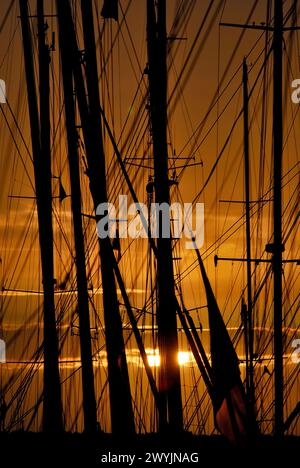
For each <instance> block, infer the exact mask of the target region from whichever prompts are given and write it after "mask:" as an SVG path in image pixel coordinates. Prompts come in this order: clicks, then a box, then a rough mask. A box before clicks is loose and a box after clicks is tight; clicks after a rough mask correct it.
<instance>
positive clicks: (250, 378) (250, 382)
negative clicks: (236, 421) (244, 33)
mask: <svg viewBox="0 0 300 468" xmlns="http://www.w3.org/2000/svg"><path fill="white" fill-rule="evenodd" d="M243 89H244V158H245V195H246V197H245V198H246V244H247V312H246V318H245V322H246V330H245V332H246V337H247V338H246V347H247V346H248V349H246V356H247V359H246V360H247V387H248V388H247V390H248V395H249V398H250V401H251V403H252V404H254V399H255V396H254V374H253V317H252V279H251V276H252V271H251V270H252V268H251V224H250V159H249V94H248V67H247V62H246V59H244V63H243Z"/></svg>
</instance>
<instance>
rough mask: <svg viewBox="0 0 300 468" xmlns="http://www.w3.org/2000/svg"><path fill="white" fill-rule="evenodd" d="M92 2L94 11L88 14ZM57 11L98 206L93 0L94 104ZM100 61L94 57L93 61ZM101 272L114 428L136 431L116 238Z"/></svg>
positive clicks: (87, 34)
mask: <svg viewBox="0 0 300 468" xmlns="http://www.w3.org/2000/svg"><path fill="white" fill-rule="evenodd" d="M88 8H90V15H91V16H89V14H88V11H87V10H88ZM57 12H58V21H59V30H60V35H61V40H60V44H61V47H62V48H66V54H70V56H71V58H72V66H73V73H74V79H75V82H76V90H77V99H78V104H79V110H80V114H81V120H82V128H83V133H84V138H85V146H86V156H87V163H88V176H89V180H90V190H91V195H92V198H93V203H94V209H95V212H96V210H97V207H98V206H99V205H100V204H101V203H106V202H107V200H108V197H107V189H106V167H105V153H104V147H103V140H102V125H101V118H100V115H101V113H100V97H99V90H98V73H97V62H96V52H95V38H94V28H93V15H92V13H91V12H92V10H91V3H90V2H87V1H85V2H82V13H83V18H82V19H83V28H84V39H85V47H86V54H85V58H86V78H87V83H88V86H87V87H88V97H89V107H88V106H87V100H86V97H87V96H86V90H85V87H84V84H83V81H82V71H81V65H80V64H79V51H78V48H77V41H76V34H75V29H74V24H73V20H72V14H71V8H70V4H69V1H68V0H57ZM93 61H94V63H93ZM99 247H100V260H101V276H102V287H103V307H104V321H105V339H106V350H107V361H108V382H109V395H110V410H111V424H112V431H113V433H115V434H118V435H122V436H124V435H125V434H126V435H129V434H132V433H134V431H135V427H134V415H133V410H132V404H131V392H130V383H129V375H128V367H127V362H126V355H125V343H124V338H123V329H122V320H121V316H120V310H119V301H118V296H117V289H116V281H115V276H114V270H113V265H114V253H113V250H112V246H111V242H110V239H108V238H106V239H100V238H99Z"/></svg>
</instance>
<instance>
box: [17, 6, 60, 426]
mask: <svg viewBox="0 0 300 468" xmlns="http://www.w3.org/2000/svg"><path fill="white" fill-rule="evenodd" d="M19 4H20V13H21V26H22V35H23V49H24V58H25V73H26V82H27V96H28V106H29V117H30V128H31V141H32V155H33V165H34V177H35V188H36V202H37V212H38V225H39V243H40V250H41V263H42V278H43V294H44V404H43V430H44V431H47V432H59V431H62V429H63V423H62V405H61V388H60V377H59V365H58V337H57V330H56V318H55V303H54V267H53V226H52V184H51V150H50V111H49V95H50V93H49V64H50V53H49V47H48V46H47V45H46V41H45V31H46V28H45V22H44V3H43V0H38V1H37V11H38V42H39V94H40V114H39V111H38V100H37V89H36V81H35V73H34V63H33V49H32V38H31V32H30V24H29V16H28V2H27V0H20V2H19Z"/></svg>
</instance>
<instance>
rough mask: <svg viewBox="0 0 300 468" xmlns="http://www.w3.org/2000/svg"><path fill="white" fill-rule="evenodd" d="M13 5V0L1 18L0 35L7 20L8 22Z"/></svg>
mask: <svg viewBox="0 0 300 468" xmlns="http://www.w3.org/2000/svg"><path fill="white" fill-rule="evenodd" d="M14 3H15V0H11V2H10V4H9V6H8V8H7V10H6V13H5V15H4V17H3V20H2V22H1V24H0V34H1V33H2V31H3V28H4V27H5V25H6V22H7V20H8V17H9V14H10V12H11V10H12V8H13V6H14Z"/></svg>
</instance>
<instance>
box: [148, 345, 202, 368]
mask: <svg viewBox="0 0 300 468" xmlns="http://www.w3.org/2000/svg"><path fill="white" fill-rule="evenodd" d="M147 358H148V363H149V366H150V367H159V366H160V355H159V350H158V349H149V350H147ZM191 360H193V357H192V356H191V353H190V352H187V351H179V353H178V364H179V365H180V366H184V365H186V364H188V363H189V362H191Z"/></svg>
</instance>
